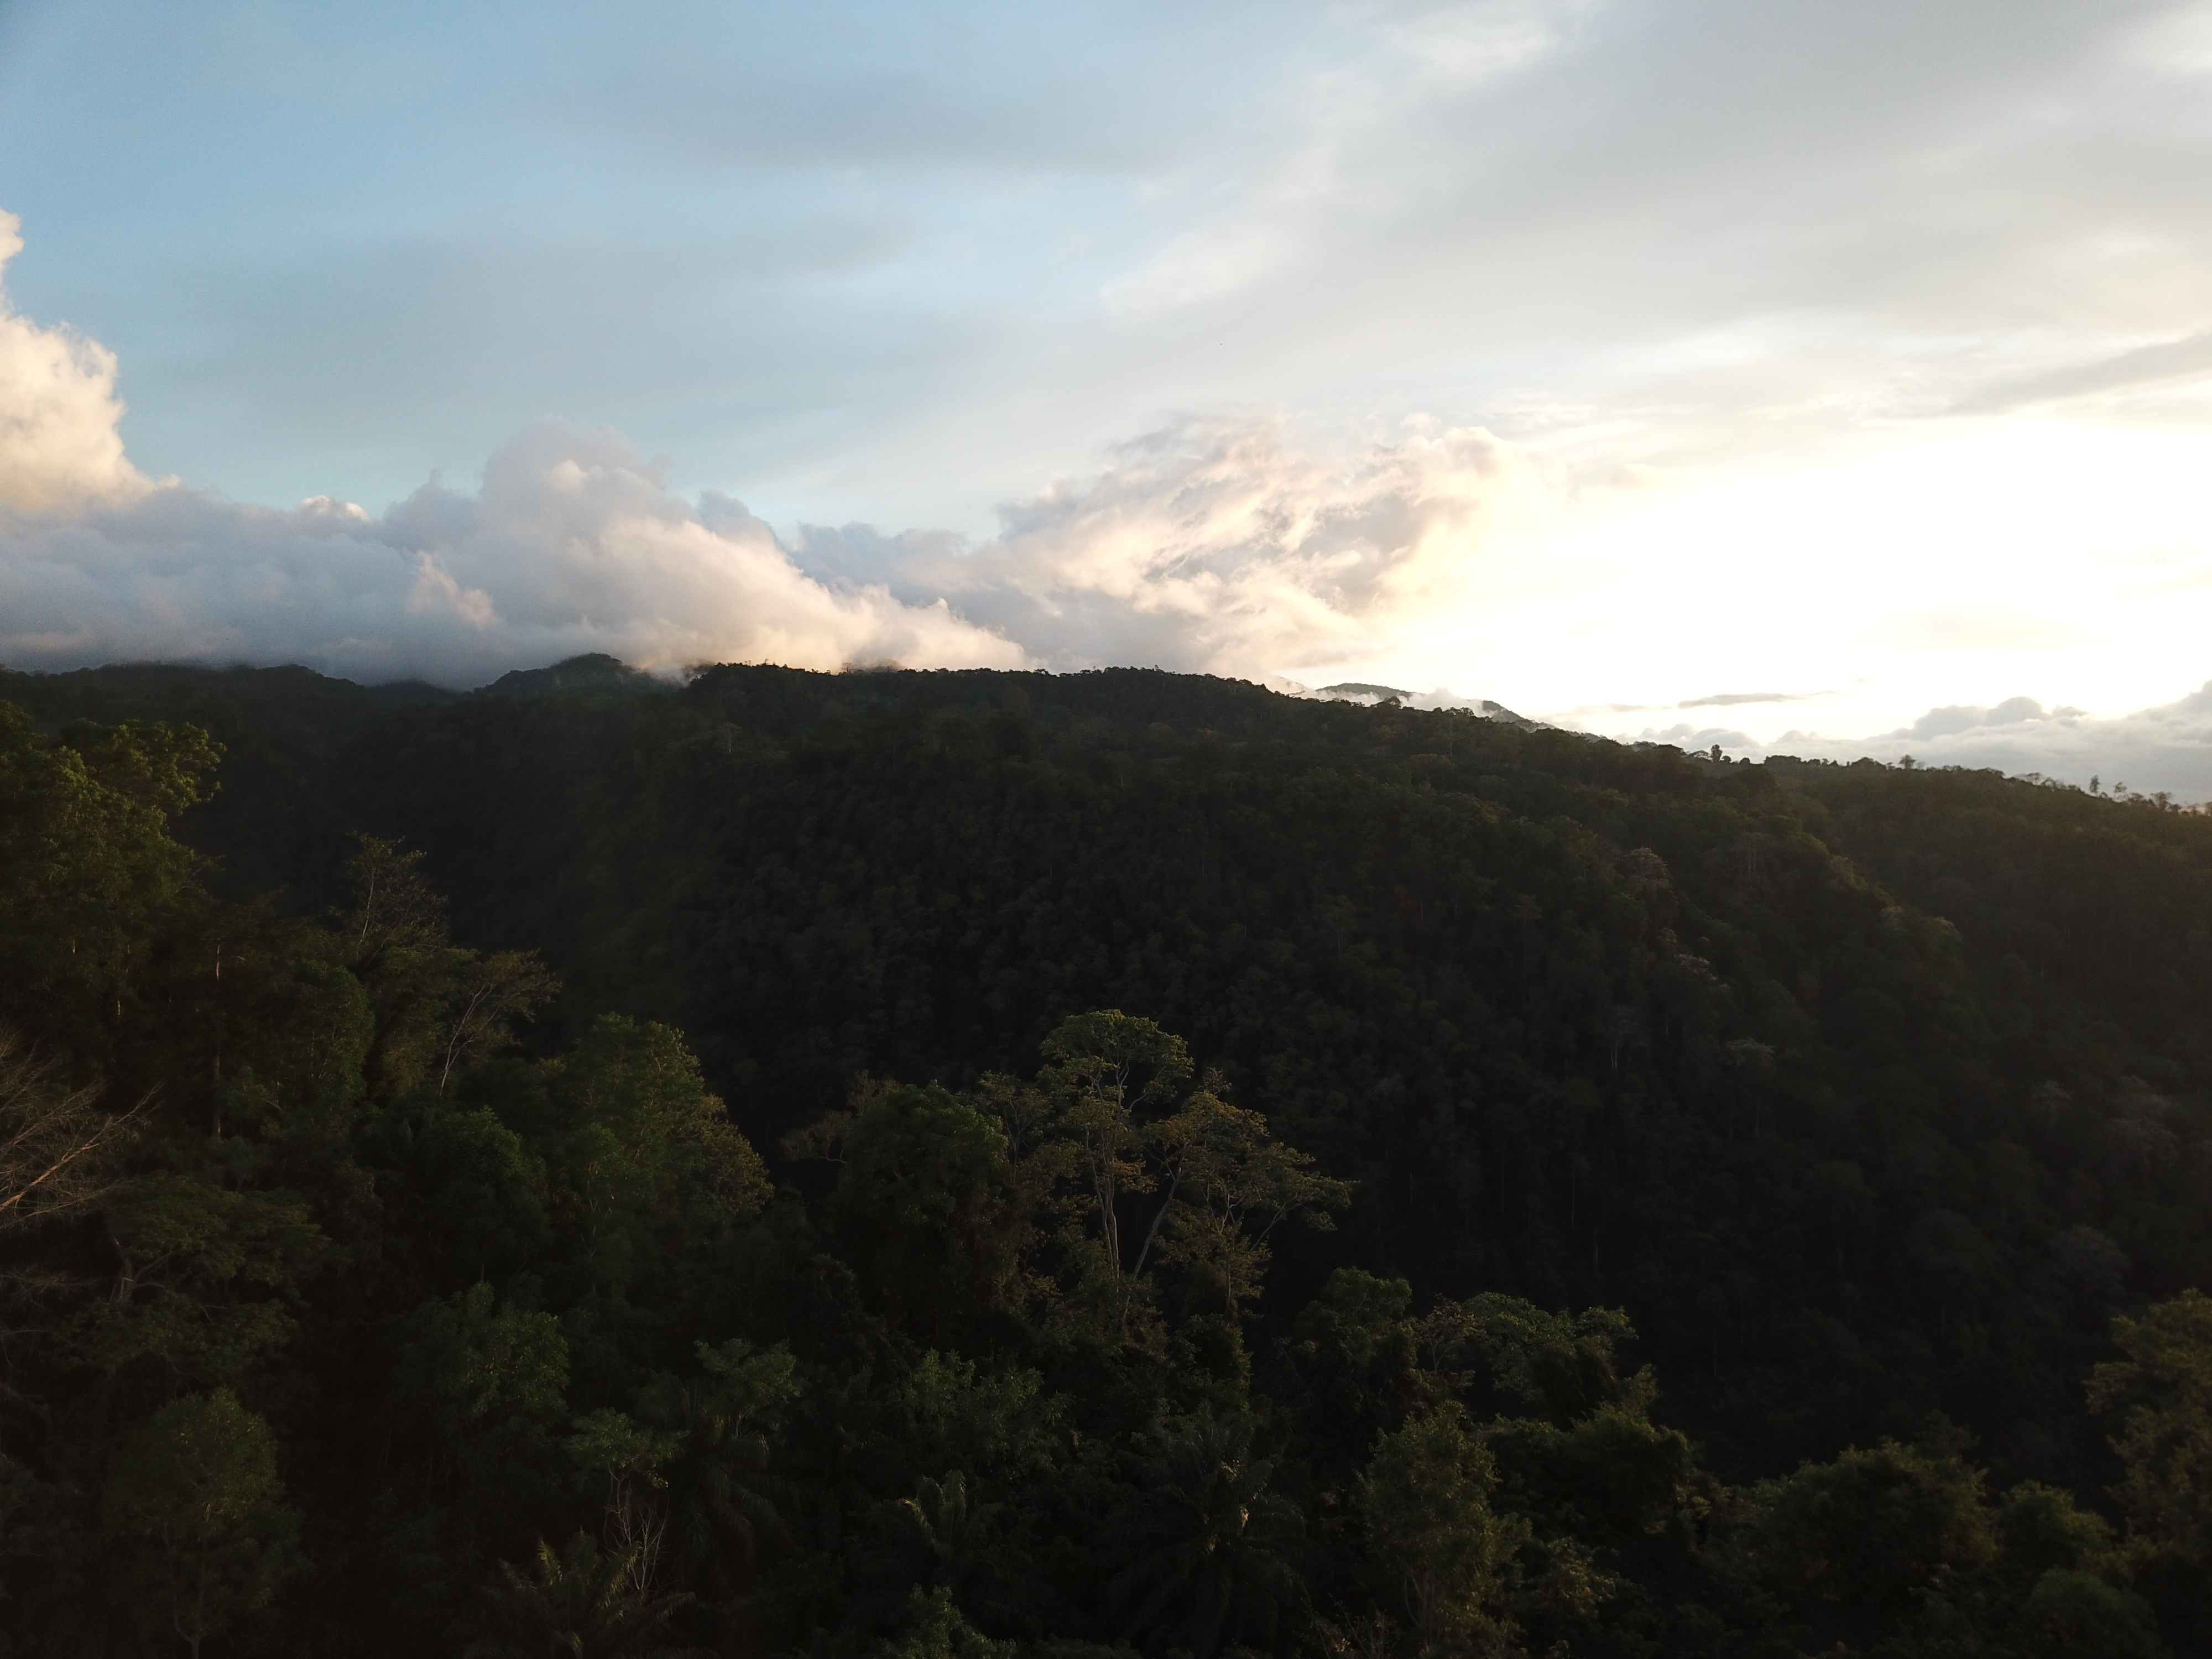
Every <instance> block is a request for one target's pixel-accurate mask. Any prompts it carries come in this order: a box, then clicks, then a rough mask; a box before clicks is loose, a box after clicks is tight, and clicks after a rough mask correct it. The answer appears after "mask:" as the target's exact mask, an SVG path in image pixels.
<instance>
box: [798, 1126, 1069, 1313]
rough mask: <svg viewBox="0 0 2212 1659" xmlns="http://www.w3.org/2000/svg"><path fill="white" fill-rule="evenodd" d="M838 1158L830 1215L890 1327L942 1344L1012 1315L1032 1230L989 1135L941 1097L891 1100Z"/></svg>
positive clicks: (993, 1134)
mask: <svg viewBox="0 0 2212 1659" xmlns="http://www.w3.org/2000/svg"><path fill="white" fill-rule="evenodd" d="M842 1151H843V1157H844V1164H843V1167H842V1169H841V1170H839V1171H838V1175H837V1189H836V1194H835V1196H834V1197H833V1199H832V1200H831V1204H830V1212H831V1215H832V1217H833V1218H834V1219H835V1222H836V1228H837V1232H838V1237H839V1238H840V1240H841V1241H842V1243H843V1246H844V1249H845V1255H846V1256H847V1259H848V1260H849V1261H852V1262H853V1264H854V1267H857V1268H858V1269H859V1270H860V1275H861V1279H862V1280H863V1282H864V1283H865V1284H866V1285H867V1286H868V1288H869V1290H870V1291H872V1293H873V1294H874V1296H875V1297H876V1299H877V1301H878V1305H879V1306H881V1307H882V1308H883V1309H884V1311H885V1312H886V1313H888V1314H889V1316H890V1318H891V1319H892V1320H893V1321H894V1322H896V1323H897V1324H898V1325H900V1326H901V1327H902V1328H904V1329H905V1330H907V1331H908V1332H909V1333H910V1334H913V1335H914V1336H915V1339H916V1340H919V1341H922V1342H927V1343H933V1344H942V1343H943V1342H945V1341H946V1340H949V1339H951V1337H953V1336H955V1335H958V1334H965V1333H968V1332H969V1331H971V1330H973V1329H974V1328H975V1327H976V1326H977V1325H978V1324H979V1323H980V1322H982V1321H984V1320H986V1319H987V1318H989V1317H990V1316H993V1315H994V1314H999V1313H1002V1312H1005V1311H1007V1310H1010V1309H1011V1308H1012V1305H1013V1304H1014V1302H1015V1298H1016V1291H1017V1287H1018V1274H1019V1272H1020V1267H1021V1254H1020V1252H1021V1246H1022V1244H1023V1243H1024V1236H1025V1235H1026V1233H1027V1231H1028V1228H1029V1221H1028V1217H1027V1216H1026V1214H1025V1213H1024V1205H1023V1202H1022V1199H1023V1194H1022V1192H1021V1190H1020V1188H1019V1186H1018V1183H1017V1182H1016V1180H1015V1177H1014V1171H1013V1169H1012V1164H1010V1162H1009V1161H1008V1158H1007V1149H1006V1137H1005V1136H1004V1135H1003V1134H1001V1133H1000V1131H999V1129H998V1127H996V1126H995V1125H994V1124H993V1123H992V1122H991V1121H989V1120H988V1119H987V1118H986V1117H984V1116H983V1115H981V1113H979V1112H978V1111H976V1110H975V1108H973V1107H972V1106H969V1104H967V1103H965V1102H964V1101H962V1100H959V1099H957V1098H956V1097H954V1096H952V1095H951V1094H950V1093H948V1092H946V1091H945V1090H943V1089H941V1088H937V1087H935V1086H932V1087H929V1088H927V1089H921V1088H911V1087H909V1088H902V1089H894V1090H892V1091H890V1092H888V1093H886V1094H884V1095H882V1096H880V1097H878V1098H877V1099H875V1100H874V1101H872V1102H871V1103H869V1104H868V1105H867V1106H866V1108H864V1109H862V1110H861V1112H860V1115H859V1116H858V1117H856V1118H855V1119H854V1120H853V1121H852V1123H851V1124H850V1125H849V1127H847V1128H846V1129H845V1132H844V1135H843V1141H842Z"/></svg>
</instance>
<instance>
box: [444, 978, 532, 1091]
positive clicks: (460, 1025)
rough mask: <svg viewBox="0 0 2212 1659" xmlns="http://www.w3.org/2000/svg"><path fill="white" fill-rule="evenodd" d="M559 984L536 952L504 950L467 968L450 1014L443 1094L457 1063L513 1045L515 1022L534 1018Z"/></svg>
mask: <svg viewBox="0 0 2212 1659" xmlns="http://www.w3.org/2000/svg"><path fill="white" fill-rule="evenodd" d="M560 988H561V981H559V980H557V979H556V978H554V977H553V975H551V974H550V973H549V972H547V971H546V969H545V965H544V963H541V962H540V961H538V957H537V954H536V953H535V952H534V951H500V952H499V953H498V954H497V955H495V956H489V957H479V958H478V959H477V960H476V961H474V962H471V963H469V964H468V965H467V966H466V967H465V968H463V969H461V971H460V974H459V983H458V984H457V985H456V986H455V987H454V989H453V1012H452V1013H451V1014H450V1015H448V1016H447V1036H446V1051H445V1054H443V1055H442V1056H441V1059H440V1061H439V1066H438V1092H439V1093H440V1094H443V1093H445V1092H446V1085H447V1083H448V1082H450V1081H451V1080H452V1079H453V1072H454V1070H455V1068H456V1067H466V1066H473V1065H475V1064H476V1063H477V1061H478V1060H483V1059H485V1058H487V1057H488V1056H489V1055H492V1054H497V1053H498V1052H499V1051H500V1050H501V1049H502V1048H507V1047H508V1046H509V1045H510V1044H512V1043H513V1042H514V1023H515V1021H517V1020H519V1019H520V1020H526V1019H528V1018H530V1017H531V1016H532V1015H533V1014H535V1013H536V1012H538V1010H539V1009H540V1008H542V1007H543V1006H544V1005H545V1004H546V1003H548V1002H550V1001H551V1000H553V995H554V994H555V993H556V992H557V991H558V990H559V989H560Z"/></svg>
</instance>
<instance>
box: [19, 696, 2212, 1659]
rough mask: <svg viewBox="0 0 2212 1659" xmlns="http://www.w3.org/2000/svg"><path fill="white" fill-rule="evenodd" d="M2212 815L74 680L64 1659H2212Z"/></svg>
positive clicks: (58, 1554) (1133, 700) (1122, 734)
mask: <svg viewBox="0 0 2212 1659" xmlns="http://www.w3.org/2000/svg"><path fill="white" fill-rule="evenodd" d="M2208 1091H2212V817H2206V816H2203V815H2200V814H2197V813H2191V812H2185V811H2177V810H2173V809H2172V808H2171V807H2170V806H2168V805H2166V804H2165V803H2162V802H2156V801H2147V800H2142V799H2119V800H2115V799H2110V798H2106V797H2100V796H2093V795H2089V794H2085V793H2081V792H2080V791H2076V790H2073V789H2069V788H2064V787H2053V786H2049V785H2045V784H2039V783H2037V782H2033V781H2008V780H2005V779H2002V778H2000V777H1997V776H1996V775H1992V774H1986V773H1966V772H1955V771H1936V770H1924V769H1905V768H1899V769H1892V768H1885V767H1882V766H1879V765H1875V764H1874V763H1860V764H1858V765H1856V766H1834V765H1826V764H1814V763H1797V762H1790V761H1785V760H1779V759H1778V760H1772V761H1769V762H1767V763H1765V764H1760V765H1749V764H1735V763H1727V762H1724V761H1721V760H1718V759H1716V758H1712V757H1686V756H1684V755H1682V754H1680V753H1679V752H1677V751H1675V750H1668V749H1655V748H1630V747H1623V746H1620V745H1617V744H1609V743H1604V742H1595V741H1590V740H1587V739H1584V738H1580V737H1577V736H1575V735H1572V734H1569V733H1565V732H1555V731H1549V730H1543V729H1533V728H1529V727H1528V726H1525V725H1523V724H1516V723H1515V722H1514V721H1512V720H1509V719H1483V718H1480V717H1477V716H1475V715H1473V714H1465V713H1456V714H1455V713H1418V712H1414V711H1411V710H1406V709H1402V708H1396V707H1395V706H1392V705H1390V704H1389V703H1385V704H1384V705H1383V706H1382V707H1380V708H1358V707H1354V706H1351V705H1348V704H1331V703H1316V702H1300V701H1295V700H1291V699H1287V698H1284V697H1280V696H1274V695H1273V694H1271V693H1268V692H1267V691H1264V690H1261V689H1259V688H1257V687H1255V686H1251V685H1246V684H1238V683H1234V682H1225V681H1219V680H1212V679H1206V678H1195V677H1183V676H1175V675H1169V674H1164V673H1159V672H1142V671H1109V672H1102V673H1095V674H1085V675H1077V676H1069V677H1054V676H1049V675H1044V674H1019V673H987V672H981V671H978V672H961V673H909V672H902V671H867V672H849V673H846V674H842V675H817V674H809V673H804V672H800V671H790V670H782V669H775V668H765V667H722V668H716V669H712V670H708V671H705V672H703V673H702V674H700V675H698V676H696V678H693V679H692V680H690V682H689V683H688V684H686V685H684V687H682V688H681V689H671V688H669V687H667V686H665V685H663V684H659V683H657V682H653V681H651V680H648V679H647V678H644V677H642V676H638V675H635V674H632V673H629V671H625V670H623V669H622V668H621V667H620V665H617V664H614V663H612V662H611V661H608V660H606V659H580V660H579V661H577V662H574V663H571V664H565V665H562V666H561V667H560V668H557V669H553V670H546V671H539V672H536V673H529V674H517V675H510V676H509V677H507V679H506V680H503V681H501V682H500V683H499V684H497V685H495V686H493V687H490V688H487V689H486V690H484V691H482V692H477V693H473V694H470V695H468V696H454V695H453V694H450V693H446V692H441V691H437V690H433V689H431V688H428V687H419V686H386V687H380V688H374V689H364V688H361V687H356V686H353V685H349V684H345V683H343V682H339V681H332V680H328V679H324V678H319V677H318V676H315V675H313V674H311V673H309V672H307V671H304V670H297V669H287V670H272V671H243V670H241V671H222V672H217V671H191V670H179V669H167V668H133V669H108V670H100V671H92V672H87V673H81V674H63V675H51V676H24V675H14V674H0V1655H9V1656H12V1655H18V1654H20V1655H34V1654H40V1655H42V1654H50V1653H70V1654H82V1655H111V1654H112V1655H137V1654H155V1653H167V1652H178V1651H186V1652H190V1653H192V1654H195V1655H198V1654H203V1653H204V1654H205V1655H207V1656H210V1659H222V1656H227V1655H233V1654H235V1655H249V1654H251V1655H259V1654H294V1653H314V1654H318V1655H331V1656H349V1655H370V1654H377V1655H382V1654H395V1653H404V1654H417V1653H420V1654H440V1653H453V1654H459V1653H466V1654H470V1655H474V1656H487V1659H488V1656H505V1655H515V1656H531V1659H536V1656H540V1655H549V1654H554V1653H560V1654H574V1655H591V1656H606V1659H613V1656H629V1655H645V1654H649V1653H655V1652H698V1653H714V1654H733V1655H736V1654H743V1655H755V1654H758V1655H775V1654H808V1655H820V1656H823V1659H843V1656H852V1659H862V1656H866V1659H876V1656H883V1659H894V1656H896V1659H940V1656H942V1659H1015V1656H1017V1655H1023V1656H1026V1655H1036V1656H1039V1659H1109V1656H1110V1655H1111V1654H1113V1653H1115V1652H1117V1651H1118V1652H1123V1653H1128V1652H1134V1653H1141V1654H1145V1655H1158V1656H1163V1659H1165V1656H1171V1655H1177V1654H1182V1655H1188V1656H1190V1659H1216V1656H1228V1655H1231V1654H1233V1653H1245V1652H1250V1653H1269V1654H1284V1655H1290V1654H1306V1655H1315V1656H1322V1655H1328V1656H1342V1659H1352V1656H1358V1659H1386V1656H1405V1659H1412V1656H1446V1655H1451V1656H1457V1655H1493V1654H1494V1655H1507V1654H1519V1653H1526V1654H1530V1655H1550V1654H1560V1655H1594V1656H1595V1655H1605V1656H1624V1659H1625V1656H1632V1655H1635V1656H1643V1655H1662V1654H1663V1655H1674V1654H1679V1655H1717V1656H1735V1655H1741V1656H1746V1659H1749V1656H1786V1655H1796V1654H1803V1655H1812V1654H1816V1653H1817V1654H1838V1653H1843V1654H1864V1655H1869V1656H1872V1655H1876V1654H1881V1655H1893V1656H1906V1655H1912V1656H1920V1655H1927V1656H1934V1655H1938V1654H1941V1655H1954V1654H1956V1655H1969V1654H1986V1655H1995V1656H2021V1659H2028V1656H2056V1655H2061V1654H2068V1655H2071V1654H2087V1655H2111V1656H2154V1655H2159V1654H2172V1655H2177V1656H2181V1655H2200V1654H2212V1300H2208V1299H2206V1298H2205V1297H2203V1295H2202V1294H2201V1293H2200V1291H2201V1289H2202V1287H2204V1286H2205V1285H2207V1284H2208V1281H2209V1280H2212V1092H2208Z"/></svg>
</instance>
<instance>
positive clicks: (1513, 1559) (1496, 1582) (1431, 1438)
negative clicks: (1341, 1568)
mask: <svg viewBox="0 0 2212 1659" xmlns="http://www.w3.org/2000/svg"><path fill="white" fill-rule="evenodd" d="M1497 1484H1498V1470H1497V1465H1496V1462H1495V1461H1494V1460H1493V1459H1492V1456H1491V1454H1490V1451H1489V1449H1488V1448H1486V1446H1485V1445H1484V1444H1483V1443H1482V1441H1481V1438H1480V1436H1479V1435H1477V1434H1476V1433H1475V1432H1474V1430H1473V1427H1472V1425H1470V1424H1469V1423H1468V1419H1467V1416H1466V1413H1464V1412H1463V1411H1462V1409H1461V1408H1460V1407H1459V1406H1458V1404H1457V1402H1456V1401H1447V1402H1446V1403H1445V1404H1443V1406H1441V1407H1438V1408H1437V1410H1435V1411H1432V1412H1431V1413H1428V1414H1427V1415H1425V1416H1424V1417H1421V1418H1419V1419H1415V1420H1414V1421H1413V1422H1411V1423H1408V1424H1407V1425H1406V1426H1405V1427H1404V1428H1402V1429H1401V1430H1399V1431H1397V1432H1396V1433H1395V1434H1389V1435H1385V1436H1384V1437H1383V1439H1382V1442H1381V1443H1380V1444H1378V1445H1377V1446H1376V1450H1375V1455H1374V1457H1373V1459H1372V1460H1371V1461H1370V1462H1369V1464H1368V1466H1367V1469H1366V1472H1365V1473H1364V1474H1362V1475H1361V1476H1360V1480H1359V1512H1360V1518H1361V1520H1362V1522H1364V1525H1365V1528H1366V1543H1367V1553H1368V1558H1369V1559H1370V1560H1371V1561H1372V1562H1373V1563H1374V1564H1375V1571H1376V1576H1377V1577H1379V1578H1380V1579H1382V1580H1383V1583H1384V1585H1385V1586H1386V1594H1389V1595H1391V1597H1392V1599H1393V1600H1394V1601H1395V1606H1396V1610H1397V1611H1398V1612H1399V1613H1401V1615H1402V1616H1403V1617H1404V1619H1405V1620H1406V1623H1407V1627H1408V1629H1409V1630H1410V1631H1411V1632H1412V1635H1413V1641H1414V1644H1415V1649H1416V1651H1418V1652H1419V1653H1421V1654H1423V1655H1431V1654H1433V1655H1438V1656H1443V1655H1451V1656H1459V1655H1480V1654H1492V1653H1502V1652H1506V1651H1509V1650H1510V1647H1511V1644H1512V1641H1513V1634H1514V1626H1513V1620H1512V1614H1511V1609H1510V1601H1511V1600H1512V1598H1513V1595H1514V1593H1515V1591H1516V1589H1517V1588H1518V1584H1517V1580H1518V1577H1519V1560H1518V1557H1519V1554H1520V1552H1521V1550H1522V1547H1523V1546H1524V1545H1525V1544H1527V1542H1528V1522H1526V1521H1524V1520H1522V1519H1520V1518H1519V1517H1517V1516H1507V1515H1500V1514H1499V1513H1498V1511H1497V1510H1495V1509H1493V1508H1492V1504H1491V1494H1492V1491H1493V1489H1494V1488H1495V1487H1496V1486H1497Z"/></svg>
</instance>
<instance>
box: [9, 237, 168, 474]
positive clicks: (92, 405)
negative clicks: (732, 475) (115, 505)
mask: <svg viewBox="0 0 2212 1659" xmlns="http://www.w3.org/2000/svg"><path fill="white" fill-rule="evenodd" d="M22 251H23V237H22V222H21V220H19V219H18V218H16V216H15V215H14V214H12V213H4V212H0V275H4V273H5V272H6V270H7V265H8V262H9V260H10V259H12V258H15V256H16V255H17V254H18V253H21V252H22ZM122 418H123V404H122V403H121V401H120V400H119V399H118V398H117V397H116V395H115V354H114V353H113V352H112V351H109V350H108V349H106V347H105V346H102V345H100V343H98V342H97V341H94V340H87V339H83V338H82V337H79V336H77V335H76V334H74V333H72V332H71V331H69V330H68V329H65V328H41V327H40V326H39V325H37V324H36V323H34V322H33V321H31V320H30V319H28V318H27V317H19V316H17V315H16V314H15V309H14V308H13V307H11V306H9V303H8V300H7V294H6V290H5V289H0V508H9V507H12V508H15V509H18V510H29V511H33V512H35V511H39V510H40V509H43V508H46V507H53V506H56V505H58V504H61V503H64V502H70V501H83V500H85V499H88V498H92V497H100V496H109V497H113V496H122V495H130V494H131V493H133V492H135V491H137V490H139V489H143V488H144V487H145V482H146V481H145V480H144V479H143V477H140V476H139V474H138V471H137V469H136V468H135V467H133V466H132V465H131V463H130V462H129V461H128V460H126V459H125V458H124V454H123V439H122V435H121V434H120V433H119V432H118V429H117V422H119V421H120V420H121V419H122Z"/></svg>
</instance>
